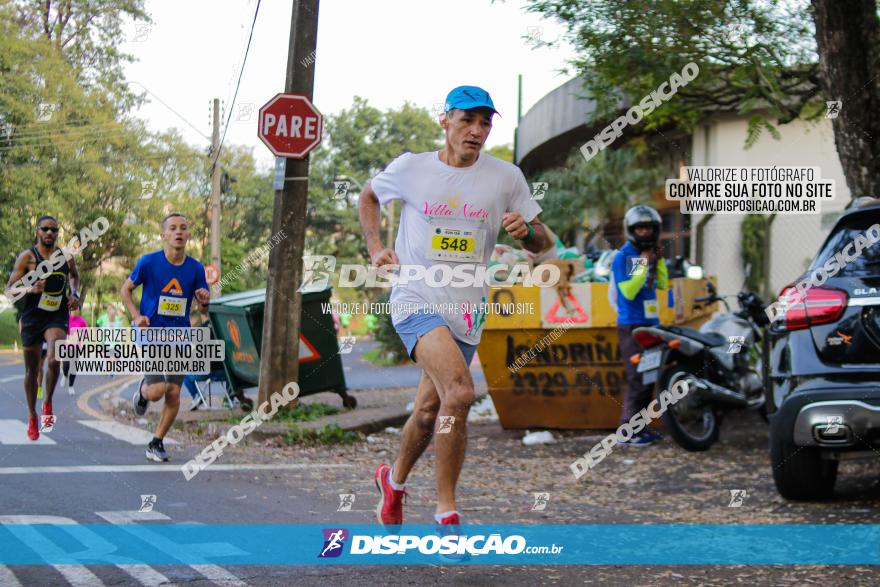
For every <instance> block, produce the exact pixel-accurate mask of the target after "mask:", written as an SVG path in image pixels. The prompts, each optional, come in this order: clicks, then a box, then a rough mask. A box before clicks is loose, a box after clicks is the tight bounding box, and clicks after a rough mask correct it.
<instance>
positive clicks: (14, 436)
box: [0, 419, 55, 446]
mask: <svg viewBox="0 0 880 587" xmlns="http://www.w3.org/2000/svg"><path fill="white" fill-rule="evenodd" d="M0 444H31V445H37V446H41V445H46V444H55V441H54V440H52V439H51V438H49V437H48V436H46V435H45V434H40V438H38V439H37V440H31V439H30V438H28V437H27V424H25V423H24V422H21V421H19V420H12V419H2V420H0Z"/></svg>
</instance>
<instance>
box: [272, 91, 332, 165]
mask: <svg viewBox="0 0 880 587" xmlns="http://www.w3.org/2000/svg"><path fill="white" fill-rule="evenodd" d="M323 121H324V119H323V117H322V116H321V113H320V112H318V111H317V109H315V106H314V105H313V104H312V103H311V101H309V99H308V98H307V97H305V96H303V95H301V94H277V95H276V96H275V97H274V98H272V99H271V100H269V101H268V102H266V104H265V105H264V106H263V107H262V108H260V120H259V122H260V128H259V129H258V134H259V136H260V140H262V141H263V142H264V143H266V146H267V147H269V150H270V151H272V152H273V153H274V154H275V156H276V157H290V158H292V159H303V158H305V156H306V155H308V154H309V152H311V150H312V149H314V148H315V147H317V146H318V144H319V143H320V142H321V134H322V133H323V130H324V124H323Z"/></svg>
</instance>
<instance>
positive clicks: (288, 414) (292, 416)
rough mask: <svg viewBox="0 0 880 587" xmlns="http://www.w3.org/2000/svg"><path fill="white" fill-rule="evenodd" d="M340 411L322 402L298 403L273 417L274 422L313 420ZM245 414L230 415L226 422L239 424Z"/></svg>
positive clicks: (279, 411)
mask: <svg viewBox="0 0 880 587" xmlns="http://www.w3.org/2000/svg"><path fill="white" fill-rule="evenodd" d="M337 413H339V408H335V407H333V406H331V405H328V404H322V403H321V402H316V403H311V404H297V406H296V408H294V409H293V410H278V413H277V414H275V416H274V417H273V418H272V420H271V421H272V422H312V421H314V420H317V419H318V418H323V417H324V416H332V415H333V414H337ZM243 417H244V416H241V417H239V416H229V417H227V418H226V419H225V420H224V422H229V423H230V424H237V423H238V422H240V421H241V419H242V418H243Z"/></svg>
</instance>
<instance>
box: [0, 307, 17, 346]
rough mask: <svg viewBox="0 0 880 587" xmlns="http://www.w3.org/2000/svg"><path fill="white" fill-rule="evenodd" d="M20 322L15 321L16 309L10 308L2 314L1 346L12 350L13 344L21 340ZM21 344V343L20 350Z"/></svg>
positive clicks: (0, 315)
mask: <svg viewBox="0 0 880 587" xmlns="http://www.w3.org/2000/svg"><path fill="white" fill-rule="evenodd" d="M19 338H20V337H19V335H18V322H16V321H15V309H13V308H9V309H8V310H5V311H3V312H0V346H2V347H4V348H10V349H11V348H12V344H13V343H14V342H17V341H18V340H19ZM20 347H21V343H20V342H19V348H20Z"/></svg>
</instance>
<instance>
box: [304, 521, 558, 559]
mask: <svg viewBox="0 0 880 587" xmlns="http://www.w3.org/2000/svg"><path fill="white" fill-rule="evenodd" d="M323 534H324V536H323V545H322V548H321V552H320V554H319V555H318V558H328V557H338V556H340V554H342V552H343V550H344V546H345V543H346V542H347V541H348V539H349V538H350V544H351V545H350V547H349V549H348V554H350V555H389V554H391V555H418V554H422V555H436V554H439V555H468V556H472V557H474V556H479V555H493V554H494V555H521V554H560V553H561V552H562V549H563V548H564V547H563V546H557V545H556V544H552V545H549V546H529V545H528V544H527V543H526V539H525V537H524V536H521V535H519V534H511V535H508V536H502V535H501V534H500V533H491V534H488V535H487V534H473V535H468V534H466V533H462V534H447V535H445V536H440V535H438V534H428V533H426V534H422V535H419V534H386V535H373V536H368V535H365V534H353V535H350V536H349V533H348V530H346V529H345V528H325V529H324V530H323Z"/></svg>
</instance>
